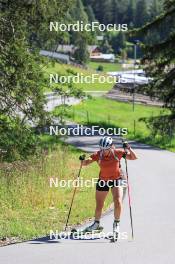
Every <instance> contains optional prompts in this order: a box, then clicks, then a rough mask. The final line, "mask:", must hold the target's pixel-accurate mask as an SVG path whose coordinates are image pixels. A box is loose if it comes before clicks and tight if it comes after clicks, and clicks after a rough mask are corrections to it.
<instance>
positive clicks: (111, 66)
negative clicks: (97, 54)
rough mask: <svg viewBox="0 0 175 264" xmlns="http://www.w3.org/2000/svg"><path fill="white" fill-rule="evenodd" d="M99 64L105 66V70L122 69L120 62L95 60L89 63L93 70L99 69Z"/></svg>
mask: <svg viewBox="0 0 175 264" xmlns="http://www.w3.org/2000/svg"><path fill="white" fill-rule="evenodd" d="M99 65H101V66H103V71H104V72H111V71H122V65H121V64H119V63H110V62H93V61H91V62H89V63H88V67H89V68H90V69H93V70H97V69H98V66H99Z"/></svg>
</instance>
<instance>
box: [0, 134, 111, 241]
mask: <svg viewBox="0 0 175 264" xmlns="http://www.w3.org/2000/svg"><path fill="white" fill-rule="evenodd" d="M49 139H50V138H47V137H46V138H44V140H43V144H47V143H48V140H49ZM52 140H53V138H52ZM51 144H52V145H53V142H51ZM79 155H80V151H78V150H77V149H75V148H73V147H71V146H67V145H64V144H61V143H57V144H55V146H54V150H50V151H49V152H48V153H47V155H46V154H43V155H42V157H40V158H38V159H33V160H31V161H27V162H22V163H21V162H16V163H13V164H1V171H0V239H1V238H3V237H18V238H20V239H30V238H32V237H38V236H44V235H46V234H48V233H49V231H50V230H53V231H56V230H63V227H64V225H65V221H66V217H67V213H68V209H69V206H70V201H71V198H72V194H73V188H72V187H71V188H68V187H67V188H61V187H53V188H50V187H49V179H50V177H53V178H56V177H58V178H59V180H68V179H69V180H70V179H72V180H73V179H75V178H76V177H77V173H78V169H79V165H80V164H79V160H78V157H79ZM81 176H82V177H83V178H84V179H91V178H96V177H98V167H97V165H96V164H92V166H90V167H88V168H83V171H82V175H81ZM94 195H95V188H93V187H91V188H87V187H81V188H78V190H77V194H76V197H75V202H74V205H73V210H72V215H71V217H70V224H79V223H81V222H82V221H83V220H85V219H87V218H91V217H93V215H94V208H95V198H94ZM110 203H111V197H109V198H108V200H107V201H106V204H105V208H106V207H107V206H108V205H109V204H110Z"/></svg>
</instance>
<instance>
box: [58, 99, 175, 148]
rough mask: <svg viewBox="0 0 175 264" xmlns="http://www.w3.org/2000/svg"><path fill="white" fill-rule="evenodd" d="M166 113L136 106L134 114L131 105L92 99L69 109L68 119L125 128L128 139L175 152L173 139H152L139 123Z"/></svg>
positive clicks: (158, 109) (144, 127)
mask: <svg viewBox="0 0 175 264" xmlns="http://www.w3.org/2000/svg"><path fill="white" fill-rule="evenodd" d="M56 111H58V110H55V112H56ZM168 113H169V111H168V110H164V111H163V109H162V108H159V107H151V106H143V105H136V106H135V112H133V111H132V104H131V103H123V102H117V101H113V100H109V99H106V98H93V99H89V100H86V101H83V102H82V103H80V104H79V105H76V106H73V107H72V108H70V109H69V111H68V117H69V118H70V119H73V120H74V121H76V122H78V123H80V124H87V123H89V124H95V125H103V126H108V127H110V126H112V127H121V128H127V129H128V135H127V138H128V139H135V140H139V141H141V142H144V143H148V144H152V145H155V146H159V147H162V148H166V149H169V150H172V151H175V139H172V140H171V141H170V140H168V141H163V140H162V138H161V137H160V136H157V137H153V136H152V134H151V131H150V129H149V128H148V127H147V126H146V124H145V122H144V121H140V119H141V118H149V117H152V116H153V117H156V116H159V115H160V114H168ZM134 120H135V121H134ZM134 122H135V130H134Z"/></svg>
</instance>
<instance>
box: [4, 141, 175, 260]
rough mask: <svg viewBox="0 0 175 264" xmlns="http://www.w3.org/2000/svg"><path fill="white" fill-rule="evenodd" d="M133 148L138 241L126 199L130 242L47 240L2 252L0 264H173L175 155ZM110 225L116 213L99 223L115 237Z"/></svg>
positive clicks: (123, 229)
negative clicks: (132, 232)
mask: <svg viewBox="0 0 175 264" xmlns="http://www.w3.org/2000/svg"><path fill="white" fill-rule="evenodd" d="M88 141H89V144H88V147H87V143H88ZM97 141H98V138H97V137H93V138H90V137H88V138H81V139H80V138H78V137H77V138H69V142H70V143H74V144H76V145H78V146H79V147H80V148H83V149H85V150H87V151H94V150H95V149H96V148H97V145H96V144H97ZM132 145H133V147H134V148H135V150H136V151H137V153H138V156H139V159H138V160H136V161H128V167H129V177H130V185H131V196H132V210H133V221H134V233H135V239H134V241H131V240H130V235H131V232H130V220H129V208H128V201H127V199H125V201H124V210H123V216H122V219H121V230H120V231H121V233H123V232H125V234H127V236H128V238H127V239H126V238H125V239H120V240H119V241H118V242H117V243H115V244H113V243H110V242H109V241H108V240H106V239H93V240H91V239H85V240H82V239H80V240H70V239H61V240H58V241H56V240H49V238H47V237H46V238H42V239H38V240H36V241H29V242H26V243H21V244H16V245H11V246H6V247H2V248H0V263H2V264H40V263H42V264H43V263H47V264H56V263H61V264H68V263H76V264H90V263H93V264H102V263H119V264H174V263H175V260H174V259H175V254H174V252H175V251H174V245H175V236H174V235H175V224H174V219H175V210H174V201H175V191H174V190H175V154H174V153H171V152H168V151H163V150H160V149H154V148H152V147H149V146H146V145H143V144H137V143H133V144H132ZM126 198H127V197H126ZM80 210H83V208H80ZM112 222H113V211H110V212H109V213H108V214H107V215H105V216H103V217H102V220H101V224H102V225H103V226H104V231H105V232H109V231H112Z"/></svg>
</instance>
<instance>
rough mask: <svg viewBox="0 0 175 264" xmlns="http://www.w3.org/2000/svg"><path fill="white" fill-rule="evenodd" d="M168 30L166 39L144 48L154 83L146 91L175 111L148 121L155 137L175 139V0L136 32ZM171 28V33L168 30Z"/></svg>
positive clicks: (164, 37)
mask: <svg viewBox="0 0 175 264" xmlns="http://www.w3.org/2000/svg"><path fill="white" fill-rule="evenodd" d="M160 28H162V29H166V30H165V34H163V36H162V39H161V40H160V39H159V41H155V42H154V43H153V44H152V45H144V46H143V51H144V54H145V55H144V58H143V60H142V63H144V64H145V70H146V72H147V74H148V76H150V77H152V78H153V80H152V82H151V83H150V85H148V86H147V87H146V88H145V91H146V92H147V93H148V95H150V96H151V97H155V98H158V99H159V100H161V101H163V103H164V106H165V107H166V108H169V109H170V110H171V113H172V114H171V115H167V116H166V115H163V116H160V117H157V118H154V117H153V118H151V119H150V120H148V124H149V127H150V128H151V129H152V131H153V136H155V135H156V134H159V136H160V137H162V136H163V137H165V138H166V137H167V136H168V138H169V137H172V136H173V133H174V131H175V64H174V61H175V49H174V43H175V0H166V1H165V2H164V11H163V12H162V13H161V14H160V15H159V16H158V17H157V18H156V19H154V20H153V21H152V22H150V23H149V24H147V25H145V26H143V27H142V28H141V29H139V30H136V31H135V35H137V36H138V35H139V34H142V35H143V34H144V35H146V34H149V33H150V32H152V31H154V30H156V29H157V30H160ZM167 29H168V30H167Z"/></svg>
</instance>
